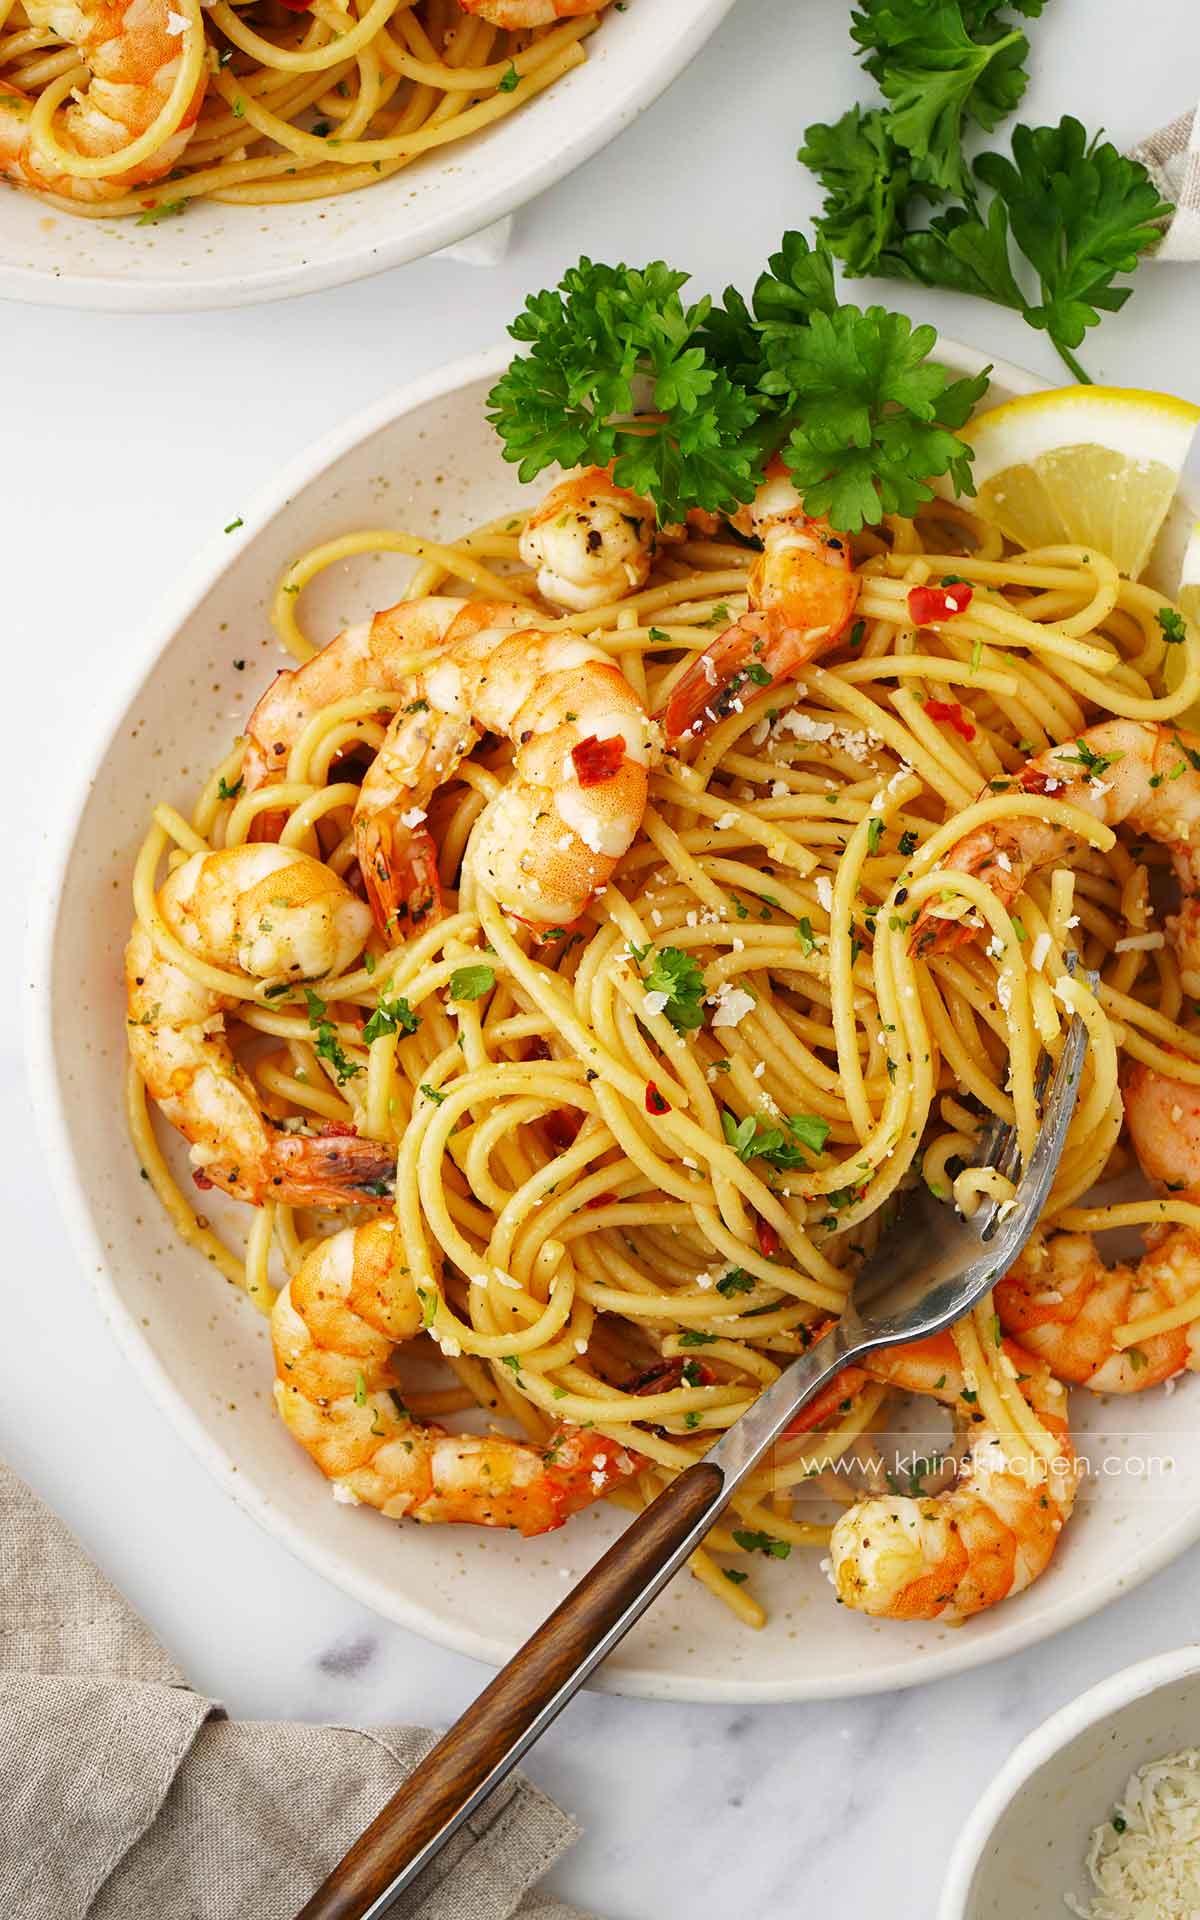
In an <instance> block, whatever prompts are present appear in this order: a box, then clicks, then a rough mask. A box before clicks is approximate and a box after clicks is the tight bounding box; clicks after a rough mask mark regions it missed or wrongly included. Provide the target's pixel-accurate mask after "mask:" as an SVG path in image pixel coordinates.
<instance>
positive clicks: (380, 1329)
mask: <svg viewBox="0 0 1200 1920" xmlns="http://www.w3.org/2000/svg"><path fill="white" fill-rule="evenodd" d="M398 1251H399V1243H398V1242H397V1239H396V1235H395V1223H394V1222H393V1221H390V1220H379V1221H375V1222H373V1223H372V1224H370V1225H368V1226H363V1227H346V1228H344V1229H343V1230H342V1231H341V1232H340V1233H335V1234H333V1235H332V1237H331V1238H329V1239H328V1240H321V1241H319V1242H318V1243H317V1245H316V1246H315V1247H313V1248H312V1249H311V1250H310V1251H309V1252H308V1253H307V1254H306V1255H305V1257H304V1259H303V1260H302V1261H301V1263H300V1266H299V1268H298V1269H297V1271H296V1273H295V1274H294V1275H293V1277H292V1279H291V1281H290V1282H289V1284H288V1285H287V1286H286V1287H285V1288H284V1289H283V1292H282V1293H281V1294H280V1295H279V1298H278V1300H277V1301H276V1303H275V1309H274V1313H273V1315H272V1319H271V1336H272V1340H273V1343H274V1348H275V1371H276V1381H275V1404H276V1406H277V1407H278V1409H279V1412H280V1414H281V1416H282V1418H283V1421H284V1424H285V1426H286V1427H287V1428H288V1430H289V1432H290V1433H292V1434H293V1435H294V1437H295V1438H296V1439H297V1440H298V1441H299V1442H300V1444H301V1446H302V1447H304V1448H305V1450H306V1451H307V1452H308V1453H309V1454H310V1455H311V1456H312V1458H313V1460H314V1461H315V1462H316V1464H317V1466H318V1467H320V1469H321V1472H322V1473H323V1474H325V1476H326V1478H327V1479H329V1480H331V1481H332V1482H333V1492H334V1498H335V1499H341V1500H345V1501H346V1502H348V1503H349V1504H351V1505H354V1504H356V1503H357V1502H359V1501H364V1502H365V1503H366V1504H367V1505H368V1506H371V1507H378V1508H379V1509H380V1511H381V1512H382V1513H386V1514H387V1515H388V1516H389V1518H391V1519H393V1520H399V1519H403V1518H409V1519H413V1520H423V1521H426V1522H445V1521H465V1522H468V1523H470V1524H472V1525H475V1526H481V1527H515V1528H516V1529H517V1530H518V1531H519V1532H520V1533H523V1534H534V1533H547V1532H549V1531H550V1529H551V1528H552V1527H560V1526H561V1525H562V1523H563V1521H564V1520H566V1519H569V1517H570V1516H571V1514H573V1513H577V1512H578V1511H579V1509H580V1508H581V1507H586V1506H590V1505H591V1504H592V1502H593V1501H594V1500H598V1499H600V1498H601V1496H602V1495H603V1494H605V1493H606V1492H607V1491H608V1489H609V1488H610V1487H611V1486H615V1485H616V1484H617V1483H618V1482H620V1481H622V1480H627V1479H628V1478H629V1477H630V1475H631V1474H633V1473H635V1472H636V1471H637V1469H638V1467H639V1465H640V1464H641V1463H640V1461H638V1460H637V1459H636V1458H635V1457H634V1456H633V1455H632V1454H630V1453H627V1452H626V1450H625V1449H624V1447H621V1446H618V1445H617V1444H616V1443H615V1442H614V1441H612V1440H606V1439H604V1438H603V1437H602V1436H601V1435H599V1434H596V1433H592V1432H587V1431H585V1430H584V1429H583V1428H581V1427H560V1428H558V1429H557V1431H556V1432H555V1433H554V1435H553V1436H552V1437H551V1439H550V1441H549V1442H548V1443H547V1445H546V1446H544V1447H542V1446H537V1445H535V1444H534V1443H533V1442H532V1441H529V1440H510V1439H508V1438H507V1437H506V1436H504V1435H501V1434H488V1435H486V1436H480V1435H477V1434H448V1433H445V1432H444V1431H443V1430H442V1429H441V1428H440V1427H429V1426H423V1425H421V1424H419V1423H418V1422H417V1421H415V1420H414V1419H412V1417H411V1416H410V1415H409V1414H408V1413H407V1412H406V1411H405V1409H404V1405H403V1402H402V1401H401V1400H399V1398H398V1396H397V1395H396V1392H395V1386H396V1376H395V1374H394V1373H393V1371H392V1365H391V1360H392V1354H393V1352H394V1350H395V1348H396V1347H397V1346H400V1345H401V1344H403V1342H405V1341H407V1340H412V1339H414V1338H415V1336H416V1335H417V1334H418V1333H419V1332H420V1331H421V1325H422V1318H423V1315H422V1301H421V1297H420V1295H421V1291H422V1288H421V1285H420V1282H419V1280H418V1278H417V1276H416V1275H414V1274H413V1273H412V1272H411V1271H410V1270H409V1268H408V1267H406V1266H402V1265H400V1264H399V1262H398V1259H397V1254H398ZM426 1285H427V1286H432V1285H433V1283H432V1280H428V1281H427V1282H426Z"/></svg>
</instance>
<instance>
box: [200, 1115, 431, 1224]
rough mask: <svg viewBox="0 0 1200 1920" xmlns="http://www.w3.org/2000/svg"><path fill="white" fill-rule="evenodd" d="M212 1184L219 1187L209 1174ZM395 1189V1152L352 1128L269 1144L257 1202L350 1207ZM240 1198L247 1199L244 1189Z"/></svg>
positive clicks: (284, 1136) (283, 1138) (290, 1136)
mask: <svg viewBox="0 0 1200 1920" xmlns="http://www.w3.org/2000/svg"><path fill="white" fill-rule="evenodd" d="M209 1172H210V1174H212V1178H213V1180H214V1183H215V1184H217V1185H220V1184H221V1182H220V1181H218V1180H217V1178H216V1174H215V1173H214V1172H213V1170H212V1169H211V1168H210V1169H209ZM395 1185H396V1150H395V1148H394V1147H387V1146H383V1145H381V1143H380V1142H379V1141H378V1140H364V1139H362V1138H360V1136H359V1135H358V1134H357V1133H355V1131H354V1130H353V1128H351V1127H347V1128H338V1127H333V1126H330V1127H328V1128H327V1129H326V1131H325V1132H323V1133H320V1134H302V1133H289V1134H281V1135H279V1136H278V1138H276V1139H275V1140H273V1141H272V1143H271V1148H270V1153H269V1155H268V1159H267V1173H266V1178H265V1180H264V1182H263V1191H262V1193H261V1195H260V1196H259V1198H260V1199H261V1200H281V1201H283V1202H284V1203H285V1205H288V1206H293V1207H353V1206H364V1205H368V1204H369V1203H370V1202H371V1201H372V1200H387V1199H389V1198H390V1197H391V1195H392V1193H393V1192H394V1190H395ZM240 1197H241V1198H242V1199H245V1197H246V1196H245V1192H244V1189H243V1190H241V1193H240Z"/></svg>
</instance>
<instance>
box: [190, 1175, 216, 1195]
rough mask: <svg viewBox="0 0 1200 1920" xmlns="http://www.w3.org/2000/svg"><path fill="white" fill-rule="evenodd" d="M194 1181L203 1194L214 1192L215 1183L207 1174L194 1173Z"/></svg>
mask: <svg viewBox="0 0 1200 1920" xmlns="http://www.w3.org/2000/svg"><path fill="white" fill-rule="evenodd" d="M192 1179H193V1180H194V1181H195V1183H196V1185H197V1186H198V1187H199V1189H200V1191H201V1193H211V1192H212V1188H213V1183H212V1181H211V1180H210V1179H209V1177H208V1175H207V1174H206V1173H194V1174H193V1175H192Z"/></svg>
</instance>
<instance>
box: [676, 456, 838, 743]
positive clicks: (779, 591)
mask: <svg viewBox="0 0 1200 1920" xmlns="http://www.w3.org/2000/svg"><path fill="white" fill-rule="evenodd" d="M731 525H732V526H733V527H734V529H735V531H737V532H738V533H742V534H745V535H747V536H753V537H755V538H757V539H758V540H760V541H761V542H762V552H761V553H760V554H758V555H757V556H756V557H755V560H754V562H753V564H752V565H751V568H750V578H749V583H748V598H749V602H750V605H749V609H748V611H747V612H746V613H744V614H742V615H741V617H740V618H739V619H737V620H735V621H734V622H733V624H732V625H731V626H729V627H727V628H726V629H725V631H724V633H722V634H721V635H720V637H719V638H718V639H716V640H714V641H713V643H712V645H711V646H710V647H706V648H705V650H704V652H703V653H701V654H700V655H698V657H697V658H696V659H694V660H692V661H691V662H690V663H689V665H688V666H687V668H686V669H685V671H684V673H683V674H682V676H681V677H680V679H679V680H678V681H677V682H676V683H675V686H674V687H673V688H672V689H671V692H670V695H669V697H668V699H667V702H666V705H665V707H664V709H663V714H662V719H663V728H664V733H665V736H666V742H667V745H668V746H669V747H678V746H681V745H683V744H684V743H686V742H687V741H688V740H690V739H697V738H699V737H701V736H702V735H704V734H706V733H708V732H709V731H711V729H712V728H713V727H714V726H715V725H716V724H717V722H718V721H719V720H721V719H723V718H724V716H725V715H726V714H728V713H732V712H737V711H740V705H741V703H744V702H745V701H748V700H751V699H753V698H754V697H755V696H756V695H757V694H758V693H760V692H764V693H765V692H766V691H767V689H768V688H770V687H773V686H777V685H778V684H779V682H780V681H782V680H794V679H795V678H796V676H797V675H798V674H799V673H800V672H802V670H803V669H804V668H805V667H806V666H807V665H808V664H809V663H810V661H813V660H816V659H817V658H819V656H820V655H821V654H823V653H828V652H829V650H830V648H831V647H834V646H836V645H837V642H838V641H839V640H840V639H841V637H842V635H843V634H844V633H845V631H846V629H847V627H848V626H849V625H850V622H851V620H852V619H853V617H854V609H855V607H856V606H857V604H858V593H859V584H860V582H859V575H858V574H857V573H856V572H855V570H854V561H853V556H852V554H851V551H850V543H849V540H848V539H847V538H846V536H845V535H841V534H837V533H835V532H834V530H833V528H832V527H831V526H829V525H828V523H827V522H826V521H824V520H817V519H814V518H813V517H812V516H811V515H809V514H806V513H805V511H804V506H803V502H802V501H801V498H800V495H799V493H798V492H797V491H796V488H795V487H794V486H793V484H792V481H791V479H790V478H789V476H788V473H787V471H786V469H785V468H784V466H783V464H782V462H781V461H775V462H773V463H772V465H771V467H770V469H769V470H768V473H767V478H766V479H765V480H764V481H763V484H762V486H761V487H760V488H759V489H758V492H757V494H756V495H755V497H754V500H753V501H752V503H751V504H750V505H749V506H748V507H744V508H741V509H740V510H739V511H738V513H736V514H735V515H734V516H733V519H732V521H731Z"/></svg>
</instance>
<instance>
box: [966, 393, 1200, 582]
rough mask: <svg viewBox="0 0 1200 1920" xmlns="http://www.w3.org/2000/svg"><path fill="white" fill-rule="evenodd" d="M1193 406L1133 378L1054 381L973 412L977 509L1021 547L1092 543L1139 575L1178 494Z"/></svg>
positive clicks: (1197, 412) (1197, 415)
mask: <svg viewBox="0 0 1200 1920" xmlns="http://www.w3.org/2000/svg"><path fill="white" fill-rule="evenodd" d="M1198 422H1200V407H1194V406H1191V405H1190V404H1189V403H1188V402H1187V401H1186V400H1177V399H1175V398H1173V396H1172V395H1171V394H1168V393H1145V392H1142V391H1141V389H1140V388H1136V387H1059V388H1056V389H1054V390H1053V391H1051V392H1048V393H1029V394H1025V395H1023V396H1022V397H1021V398H1020V399H1018V400H1010V401H1008V402H1007V403H1006V404H1005V405H1004V406H1000V407H993V408H992V409H991V410H990V411H989V412H986V413H981V414H979V415H978V416H977V417H976V418H975V419H974V420H972V421H970V422H969V424H968V425H967V426H966V427H965V428H964V430H963V438H964V439H965V440H969V441H970V443H971V445H972V446H973V447H974V449H975V464H974V468H973V472H974V475H975V484H976V486H977V487H978V489H979V498H978V502H977V505H978V510H979V512H980V513H982V514H983V515H985V517H986V518H987V519H989V520H993V521H995V523H996V525H997V526H999V527H1000V528H1001V529H1002V531H1003V532H1004V533H1006V534H1007V535H1008V537H1009V539H1010V540H1015V541H1017V542H1019V544H1020V545H1021V546H1023V547H1045V546H1055V545H1059V544H1075V543H1078V544H1080V545H1082V546H1095V547H1097V548H1098V549H1099V551H1100V552H1101V553H1107V554H1109V555H1110V556H1111V557H1112V559H1113V560H1115V561H1116V563H1117V565H1118V567H1119V568H1120V569H1121V572H1122V573H1124V574H1127V575H1128V576H1129V578H1130V579H1131V580H1136V579H1137V577H1138V575H1139V574H1140V573H1141V571H1142V568H1143V567H1144V566H1145V564H1146V562H1147V560H1148V559H1149V558H1150V550H1151V548H1152V547H1153V545H1154V542H1155V540H1156V539H1157V537H1158V531H1159V528H1160V527H1161V526H1162V523H1163V520H1164V519H1165V518H1166V514H1167V509H1168V508H1169V507H1170V504H1171V501H1172V500H1173V499H1174V497H1175V489H1176V486H1177V484H1178V481H1179V474H1180V471H1181V469H1182V467H1183V463H1184V461H1185V460H1186V459H1187V454H1188V448H1189V446H1190V445H1191V441H1192V436H1193V434H1194V433H1195V431H1196V426H1197V423H1198Z"/></svg>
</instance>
